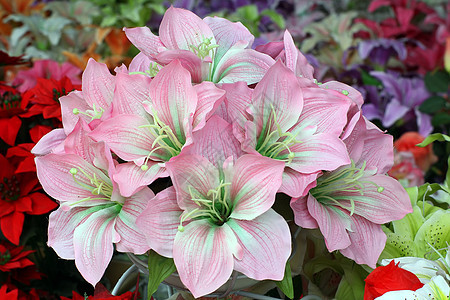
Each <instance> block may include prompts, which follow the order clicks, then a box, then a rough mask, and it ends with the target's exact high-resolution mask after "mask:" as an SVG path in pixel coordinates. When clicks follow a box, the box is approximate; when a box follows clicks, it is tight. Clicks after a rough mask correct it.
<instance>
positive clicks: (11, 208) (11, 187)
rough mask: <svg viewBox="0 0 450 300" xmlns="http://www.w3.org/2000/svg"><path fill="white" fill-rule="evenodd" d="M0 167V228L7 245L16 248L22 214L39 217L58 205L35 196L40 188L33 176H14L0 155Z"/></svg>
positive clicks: (29, 174)
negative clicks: (9, 243)
mask: <svg viewBox="0 0 450 300" xmlns="http://www.w3.org/2000/svg"><path fill="white" fill-rule="evenodd" d="M0 166H2V167H1V168H0V228H1V230H2V232H3V235H4V236H5V237H6V238H7V239H8V240H9V241H11V242H12V243H14V244H16V245H18V244H19V239H20V235H21V233H22V227H23V221H24V218H25V216H24V213H27V214H31V215H41V214H44V213H47V212H49V211H51V210H53V209H55V208H56V207H57V206H58V205H57V204H56V203H55V202H54V201H52V200H51V199H50V198H48V197H47V196H46V195H44V194H42V193H39V192H35V190H36V189H39V188H40V186H39V182H38V179H37V177H36V174H34V173H30V172H28V173H19V174H16V172H15V171H16V168H14V166H13V165H11V164H10V162H9V161H8V160H7V159H6V158H5V157H4V156H3V155H0Z"/></svg>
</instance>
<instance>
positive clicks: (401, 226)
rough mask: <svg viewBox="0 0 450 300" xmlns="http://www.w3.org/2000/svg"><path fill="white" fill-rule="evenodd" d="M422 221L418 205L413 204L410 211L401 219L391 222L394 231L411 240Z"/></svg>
mask: <svg viewBox="0 0 450 300" xmlns="http://www.w3.org/2000/svg"><path fill="white" fill-rule="evenodd" d="M424 221H425V220H424V218H423V216H422V211H421V210H420V208H419V207H418V206H415V207H414V211H413V212H412V213H410V214H407V215H406V216H405V217H404V218H403V219H400V220H397V221H393V222H392V224H393V227H394V232H395V233H397V234H400V235H403V236H405V237H406V238H407V239H409V240H411V241H412V240H414V237H415V236H416V233H417V231H419V228H420V226H422V224H423V222H424Z"/></svg>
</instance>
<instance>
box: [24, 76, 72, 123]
mask: <svg viewBox="0 0 450 300" xmlns="http://www.w3.org/2000/svg"><path fill="white" fill-rule="evenodd" d="M79 89H81V86H80V85H74V84H72V82H71V81H70V79H69V78H68V77H65V76H64V77H63V78H62V79H61V80H56V79H51V78H50V79H45V78H38V79H37V83H36V85H35V86H34V87H33V88H31V89H29V90H27V91H26V92H25V93H23V96H22V103H21V107H22V108H24V109H25V108H28V109H27V110H26V112H25V113H23V114H21V117H23V118H28V117H31V116H35V115H40V114H42V116H43V117H44V119H50V118H56V119H58V120H59V121H61V107H60V103H59V99H60V98H61V97H62V96H65V95H67V94H69V93H70V92H72V91H73V90H79ZM28 105H29V106H30V107H27V106H28Z"/></svg>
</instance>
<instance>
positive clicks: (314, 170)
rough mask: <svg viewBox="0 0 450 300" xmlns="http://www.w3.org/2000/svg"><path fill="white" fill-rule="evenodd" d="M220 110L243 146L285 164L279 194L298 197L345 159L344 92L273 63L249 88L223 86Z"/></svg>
mask: <svg viewBox="0 0 450 300" xmlns="http://www.w3.org/2000/svg"><path fill="white" fill-rule="evenodd" d="M222 88H223V89H225V90H226V91H227V95H226V100H225V103H224V106H225V108H223V107H221V109H220V110H219V111H218V113H219V114H222V115H223V114H224V113H223V112H224V111H225V115H227V117H228V120H229V121H230V122H233V126H234V133H235V136H236V138H237V139H238V140H239V141H240V142H241V144H242V150H243V151H245V152H247V153H252V154H257V155H262V156H266V157H269V158H271V159H274V160H279V161H282V162H284V163H285V171H284V173H283V184H282V186H281V187H280V190H279V191H280V192H283V193H286V194H288V195H290V196H292V197H299V196H303V195H304V192H305V190H306V189H307V187H308V186H310V185H311V184H314V182H315V180H316V178H317V176H318V174H319V172H320V171H322V170H327V171H331V170H334V169H336V168H338V167H339V166H342V165H345V164H348V163H349V162H350V160H349V157H348V153H347V149H346V147H345V145H344V143H343V142H342V140H341V139H340V138H339V137H340V135H341V133H342V130H343V128H344V126H345V125H346V124H347V112H348V109H349V107H350V105H351V101H350V99H348V97H346V96H345V95H343V94H341V93H339V92H336V91H333V90H328V89H322V88H318V87H317V86H315V85H314V84H313V83H312V81H310V80H308V79H306V78H301V79H298V78H297V77H296V76H295V74H294V73H293V72H292V71H291V70H289V69H288V68H287V67H286V66H285V65H284V64H283V63H282V62H281V61H277V62H276V63H275V65H273V66H272V67H271V68H270V69H269V70H268V71H267V73H266V74H265V75H264V77H263V79H262V80H261V81H260V82H259V83H258V84H257V86H256V87H255V89H254V90H252V89H249V88H248V87H246V86H245V85H244V84H242V83H235V84H224V85H223V86H222Z"/></svg>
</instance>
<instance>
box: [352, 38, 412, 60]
mask: <svg viewBox="0 0 450 300" xmlns="http://www.w3.org/2000/svg"><path fill="white" fill-rule="evenodd" d="M358 53H359V56H360V57H361V58H362V59H366V58H369V59H370V60H371V61H372V62H374V63H375V64H378V65H381V66H384V65H386V63H387V62H388V60H389V58H390V57H391V56H397V57H398V59H400V60H404V59H405V58H406V48H405V45H404V44H403V43H402V42H400V41H397V40H393V39H383V38H382V39H377V40H366V41H361V42H360V43H359V45H358Z"/></svg>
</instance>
